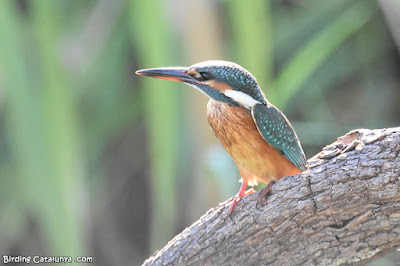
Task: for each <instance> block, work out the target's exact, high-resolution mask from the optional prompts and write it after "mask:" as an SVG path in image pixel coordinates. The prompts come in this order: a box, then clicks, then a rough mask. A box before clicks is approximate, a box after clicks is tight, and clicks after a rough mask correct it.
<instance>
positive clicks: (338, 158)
mask: <svg viewBox="0 0 400 266" xmlns="http://www.w3.org/2000/svg"><path fill="white" fill-rule="evenodd" d="M399 152H400V128H390V129H380V130H366V129H362V130H361V129H360V130H353V131H351V132H349V133H348V134H346V135H345V136H343V137H340V138H339V139H338V141H336V142H334V143H333V144H331V145H329V146H327V147H325V148H324V149H323V151H322V152H320V153H318V154H317V155H315V156H314V157H313V158H311V159H310V160H309V161H308V167H309V169H308V170H306V171H304V172H303V173H301V174H299V175H296V176H291V177H285V178H283V179H281V180H279V181H278V182H277V183H276V184H275V185H274V187H273V188H272V190H271V192H270V193H269V195H268V196H267V199H266V202H267V204H266V205H265V206H262V207H259V209H257V208H256V206H255V202H256V197H257V194H258V193H254V194H252V195H249V196H247V197H245V198H244V199H243V200H242V201H241V202H239V203H238V206H237V207H236V209H235V211H234V213H233V214H232V215H231V217H229V216H228V215H227V210H228V207H229V201H231V200H232V198H231V199H230V200H229V201H226V202H224V203H221V204H220V205H219V206H218V207H216V208H214V209H211V210H209V211H208V212H207V213H206V214H205V215H203V216H202V217H201V218H200V219H199V220H198V221H197V222H195V223H194V224H193V225H191V226H190V227H188V228H186V229H185V230H184V231H183V232H182V233H180V234H179V235H177V236H176V237H175V238H174V239H172V240H171V241H170V242H169V243H168V244H167V245H166V246H165V247H164V248H163V249H162V250H160V251H158V252H156V253H154V254H153V255H152V256H151V257H150V258H148V259H147V260H146V261H145V262H144V265H153V264H156V265H265V264H272V265H298V264H301V265H341V264H354V263H360V264H364V263H366V262H368V261H371V260H374V259H376V258H377V257H380V256H383V255H384V254H385V253H387V252H389V251H392V250H394V249H396V248H398V247H400V158H399Z"/></svg>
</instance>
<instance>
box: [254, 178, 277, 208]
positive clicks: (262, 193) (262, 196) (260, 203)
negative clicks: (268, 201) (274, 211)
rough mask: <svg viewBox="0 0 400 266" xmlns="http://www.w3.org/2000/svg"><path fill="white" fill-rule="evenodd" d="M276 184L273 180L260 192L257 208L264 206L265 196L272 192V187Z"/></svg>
mask: <svg viewBox="0 0 400 266" xmlns="http://www.w3.org/2000/svg"><path fill="white" fill-rule="evenodd" d="M274 184H275V180H272V181H271V182H269V183H268V185H267V186H266V187H265V188H263V189H261V190H260V194H259V195H258V198H257V202H256V208H258V206H259V205H262V203H263V201H264V199H265V195H267V193H268V191H270V190H271V188H272V186H273V185H274Z"/></svg>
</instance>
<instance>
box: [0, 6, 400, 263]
mask: <svg viewBox="0 0 400 266" xmlns="http://www.w3.org/2000/svg"><path fill="white" fill-rule="evenodd" d="M396 9H397V11H398V12H400V6H399V5H396V4H393V2H390V1H385V0H382V1H379V2H376V1H372V0H355V1H345V0H334V1H317V0H301V1H294V0H282V1H261V0H255V1H229V0H225V1H211V0H209V1H202V2H201V3H199V2H197V1H184V0H179V1H161V0H148V1H139V0H132V1H125V0H115V1H106V0H99V1H94V0H93V1H67V0H56V1H50V0H47V1H46V0H43V1H10V0H9V1H6V0H4V1H0V36H1V38H2V42H1V43H2V45H1V46H0V182H1V184H0V202H1V203H0V210H1V213H2V215H1V217H0V239H1V241H0V253H1V255H32V256H33V255H36V254H39V255H43V256H46V255H47V256H48V255H50V256H55V255H57V254H59V255H63V256H93V257H94V260H95V263H96V265H125V264H139V263H141V262H142V260H143V259H145V258H146V257H147V256H148V255H150V254H151V253H152V252H153V251H154V250H155V249H157V248H160V247H162V246H163V245H164V244H165V243H166V242H167V241H168V240H169V239H171V238H172V237H173V236H174V235H175V234H176V233H179V232H180V231H181V230H182V229H183V228H184V227H186V226H189V225H190V224H191V223H192V222H193V221H195V220H196V219H198V217H199V216H200V215H201V214H203V213H204V212H205V211H206V210H207V209H209V208H211V207H213V206H215V205H216V204H218V202H221V201H224V200H226V199H227V198H228V197H230V196H233V195H234V194H235V193H236V192H237V190H238V188H239V184H238V182H237V181H238V180H239V175H238V172H237V170H236V168H235V166H234V164H233V163H232V161H231V160H230V158H229V156H227V155H226V153H225V152H224V151H223V150H222V148H221V147H220V145H219V144H218V142H217V140H216V139H215V138H213V137H212V132H211V130H210V129H209V128H208V126H207V123H206V117H205V102H204V101H205V100H206V99H205V97H204V96H203V95H201V94H199V93H198V92H196V91H194V90H192V89H190V88H188V87H187V86H186V87H185V86H182V85H181V84H177V83H173V82H167V81H161V80H155V79H144V78H138V77H137V76H135V75H134V71H135V70H137V69H140V68H148V67H159V66H172V65H190V64H193V63H195V62H196V61H202V60H208V59H224V60H229V61H235V62H237V63H239V64H240V65H242V66H244V67H245V68H247V69H248V70H249V71H250V72H252V73H253V74H254V75H255V76H256V77H257V79H258V81H259V83H260V85H261V87H262V88H263V89H264V92H265V94H266V96H267V98H268V99H269V100H270V101H271V102H272V103H274V104H275V105H277V106H278V107H279V108H281V110H282V111H284V112H285V114H286V115H287V116H288V118H289V119H290V120H291V121H292V123H293V125H294V127H295V129H296V131H297V133H298V135H299V137H300V139H301V141H302V143H303V146H304V149H305V151H306V154H307V157H311V156H312V155H314V154H315V153H317V152H318V151H319V150H320V149H321V148H322V147H323V146H324V145H326V144H329V143H331V142H332V141H334V140H335V139H336V137H338V136H340V135H342V134H344V133H346V132H347V131H348V130H351V129H354V128H359V127H368V128H379V127H392V126H398V124H399V120H400V119H399V112H400V104H399V102H400V93H399V92H400V91H399V84H400V83H399V81H400V78H399V66H400V65H399V49H398V47H400V44H399V43H396V42H395V40H399V32H398V30H397V29H398V28H399V27H400V25H398V24H396V21H397V20H396V19H395V17H393V12H392V13H390V12H387V10H396ZM385 10H386V11H385ZM398 12H397V14H398ZM394 13H395V12H394ZM395 14H396V13H395ZM399 23H400V22H399ZM397 259H398V254H397ZM391 260H392V261H394V259H393V257H392V259H391ZM391 260H390V259H389V260H388V259H386V260H385V263H386V264H385V265H391V264H390V263H391V262H390V261H391ZM382 265H383V264H382Z"/></svg>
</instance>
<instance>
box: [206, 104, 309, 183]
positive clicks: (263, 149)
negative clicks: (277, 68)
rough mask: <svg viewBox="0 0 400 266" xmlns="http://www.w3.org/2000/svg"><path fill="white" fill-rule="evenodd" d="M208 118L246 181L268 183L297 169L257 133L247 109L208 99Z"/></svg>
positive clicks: (297, 171)
mask: <svg viewBox="0 0 400 266" xmlns="http://www.w3.org/2000/svg"><path fill="white" fill-rule="evenodd" d="M207 116H208V122H209V123H210V125H211V127H212V129H213V130H214V133H215V135H216V136H217V138H218V139H219V141H220V142H221V144H222V146H223V147H224V149H225V150H226V151H227V152H228V153H229V155H230V156H231V157H232V158H233V160H234V161H235V163H236V165H237V166H238V168H239V171H240V174H241V176H242V179H244V180H248V181H249V184H250V185H251V184H252V183H253V184H257V181H261V182H264V183H269V182H270V181H272V180H276V179H280V178H282V177H285V176H289V175H295V174H298V173H300V172H301V171H300V170H299V169H297V168H296V167H295V166H294V165H293V164H292V163H291V162H290V161H289V160H287V159H286V158H285V157H284V156H283V155H281V154H280V153H279V152H278V151H277V150H276V149H275V148H274V147H272V146H271V145H269V144H268V143H267V142H266V141H265V140H264V139H263V138H262V136H261V135H260V133H259V132H258V130H257V127H256V125H255V124H254V121H253V118H252V116H251V114H250V111H249V110H247V109H245V108H241V107H235V106H229V105H227V104H224V103H220V102H216V101H214V100H210V101H209V102H208V105H207Z"/></svg>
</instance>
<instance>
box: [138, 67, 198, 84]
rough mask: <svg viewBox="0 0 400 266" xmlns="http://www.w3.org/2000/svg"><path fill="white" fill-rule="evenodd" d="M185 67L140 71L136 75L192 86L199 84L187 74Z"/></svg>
mask: <svg viewBox="0 0 400 266" xmlns="http://www.w3.org/2000/svg"><path fill="white" fill-rule="evenodd" d="M186 71H187V68H185V67H160V68H150V69H142V70H138V71H136V72H135V73H136V74H137V75H141V76H147V77H153V78H160V79H166V80H173V81H181V82H186V83H190V84H195V83H197V82H196V80H195V79H193V77H192V76H190V75H188V74H186Z"/></svg>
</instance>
